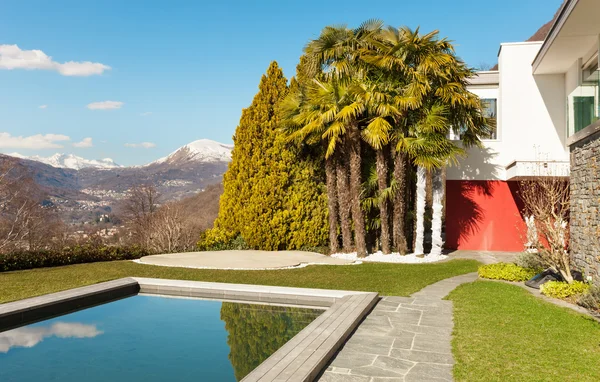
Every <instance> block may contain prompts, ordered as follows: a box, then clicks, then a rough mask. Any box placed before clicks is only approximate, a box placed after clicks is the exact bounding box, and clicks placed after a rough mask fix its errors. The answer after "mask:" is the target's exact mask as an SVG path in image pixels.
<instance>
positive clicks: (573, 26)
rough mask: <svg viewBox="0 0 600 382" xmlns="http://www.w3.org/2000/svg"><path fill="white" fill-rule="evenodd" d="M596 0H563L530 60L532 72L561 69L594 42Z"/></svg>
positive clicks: (599, 28) (599, 9) (598, 28)
mask: <svg viewBox="0 0 600 382" xmlns="http://www.w3.org/2000/svg"><path fill="white" fill-rule="evenodd" d="M599 14H600V1H598V0H566V1H565V2H564V3H563V5H562V7H561V8H560V10H559V13H558V17H557V18H556V21H555V22H554V24H553V25H552V27H551V28H550V32H549V33H548V36H547V37H546V40H545V41H544V43H543V44H542V47H541V48H540V51H539V52H538V54H537V56H536V57H535V59H534V60H533V63H532V67H533V73H534V74H553V73H565V72H566V71H567V70H568V69H569V67H571V65H573V63H574V62H575V61H576V60H577V59H578V58H580V57H584V56H585V55H586V54H587V53H588V52H589V51H590V49H591V48H592V47H594V46H595V45H596V46H597V45H598V36H599V35H600V23H599V22H598V15H599Z"/></svg>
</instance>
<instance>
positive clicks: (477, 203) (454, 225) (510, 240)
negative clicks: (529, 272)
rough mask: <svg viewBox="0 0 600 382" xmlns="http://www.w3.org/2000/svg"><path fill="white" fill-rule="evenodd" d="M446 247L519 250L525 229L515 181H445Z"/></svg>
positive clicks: (524, 235) (520, 249)
mask: <svg viewBox="0 0 600 382" xmlns="http://www.w3.org/2000/svg"><path fill="white" fill-rule="evenodd" d="M446 188H447V190H446V247H447V248H450V249H468V250H480V251H522V250H523V243H524V240H523V239H524V238H525V237H526V232H527V228H526V226H525V223H524V221H523V219H522V218H521V215H520V213H519V211H520V210H521V208H522V203H521V201H520V200H519V197H518V194H517V183H516V182H504V181H495V180H489V181H485V180H474V181H465V180H448V181H447V182H446Z"/></svg>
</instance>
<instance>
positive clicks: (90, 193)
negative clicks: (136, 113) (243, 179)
mask: <svg viewBox="0 0 600 382" xmlns="http://www.w3.org/2000/svg"><path fill="white" fill-rule="evenodd" d="M232 148H233V147H232V146H231V145H225V144H222V143H218V142H214V141H210V140H206V139H202V140H198V141H195V142H192V143H190V144H187V145H185V146H183V147H181V148H179V149H177V150H176V151H174V152H173V153H171V154H170V155H168V156H167V157H165V158H161V159H159V160H157V161H155V162H152V163H150V164H148V165H145V166H134V167H119V166H118V165H116V164H115V163H114V162H112V161H108V160H105V161H106V162H105V163H106V165H107V166H108V167H102V165H101V164H99V163H100V161H89V160H85V159H83V158H79V157H75V158H71V159H73V160H75V161H76V163H75V162H73V161H64V160H63V161H60V160H58V161H57V162H56V163H55V164H56V166H51V165H49V164H47V163H43V162H42V161H38V160H35V159H33V158H25V157H23V156H20V157H13V156H9V155H3V154H0V162H2V161H6V160H10V161H13V162H15V163H17V164H18V166H20V167H23V168H25V169H26V170H27V171H28V172H29V173H31V174H32V176H33V178H34V180H35V182H36V183H37V184H38V185H39V186H40V187H41V188H42V189H43V190H44V191H45V192H47V193H48V195H49V197H50V199H51V201H52V202H54V203H55V204H56V205H59V206H60V207H61V208H62V209H63V210H64V211H67V212H69V216H71V218H72V216H73V212H76V211H80V212H81V214H79V215H82V216H83V215H85V213H87V214H89V213H90V212H93V211H95V210H102V211H110V210H111V209H112V208H113V207H114V206H115V205H116V204H117V203H118V201H119V200H121V199H123V198H124V197H126V195H127V192H128V190H130V189H131V188H132V187H133V186H135V185H137V184H152V185H154V186H155V187H156V188H157V189H158V191H159V192H160V193H161V194H162V195H163V200H164V201H170V200H179V199H183V198H185V197H188V196H192V195H196V194H197V193H198V192H200V191H202V190H204V189H205V188H207V187H208V186H210V185H213V184H218V183H220V182H221V179H222V176H223V173H224V172H225V171H226V170H227V166H228V163H229V161H230V160H231V150H232ZM51 158H56V159H59V158H69V156H61V154H57V155H55V156H53V157H51ZM76 158H79V159H76ZM38 159H39V157H38ZM45 159H48V158H45ZM45 162H47V160H45ZM63 165H64V166H70V167H79V168H65V167H59V166H63ZM88 165H89V166H88ZM72 219H75V220H77V219H79V218H72Z"/></svg>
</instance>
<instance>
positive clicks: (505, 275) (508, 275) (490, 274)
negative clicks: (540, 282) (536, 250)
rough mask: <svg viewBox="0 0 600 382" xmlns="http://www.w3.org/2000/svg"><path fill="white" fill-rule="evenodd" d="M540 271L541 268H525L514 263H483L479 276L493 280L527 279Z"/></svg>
mask: <svg viewBox="0 0 600 382" xmlns="http://www.w3.org/2000/svg"><path fill="white" fill-rule="evenodd" d="M539 272H540V269H533V268H523V267H520V266H518V265H516V264H513V263H495V264H487V265H482V266H480V267H479V269H478V273H479V277H481V278H485V279H492V280H506V281H527V280H529V279H530V278H532V277H533V276H535V275H536V274H538V273H539Z"/></svg>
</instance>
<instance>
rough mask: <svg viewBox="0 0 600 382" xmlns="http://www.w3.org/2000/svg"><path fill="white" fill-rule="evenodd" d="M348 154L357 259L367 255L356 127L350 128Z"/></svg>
mask: <svg viewBox="0 0 600 382" xmlns="http://www.w3.org/2000/svg"><path fill="white" fill-rule="evenodd" d="M348 142H349V145H348V146H349V147H348V149H349V150H348V152H349V154H350V194H351V195H352V220H353V222H354V243H355V244H356V254H357V256H358V257H365V256H366V255H367V243H366V237H365V236H366V231H365V217H364V214H363V211H362V206H361V205H360V193H361V184H362V182H361V168H360V166H361V152H360V131H359V130H358V126H357V125H356V124H353V125H351V126H350V131H349V137H348Z"/></svg>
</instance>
